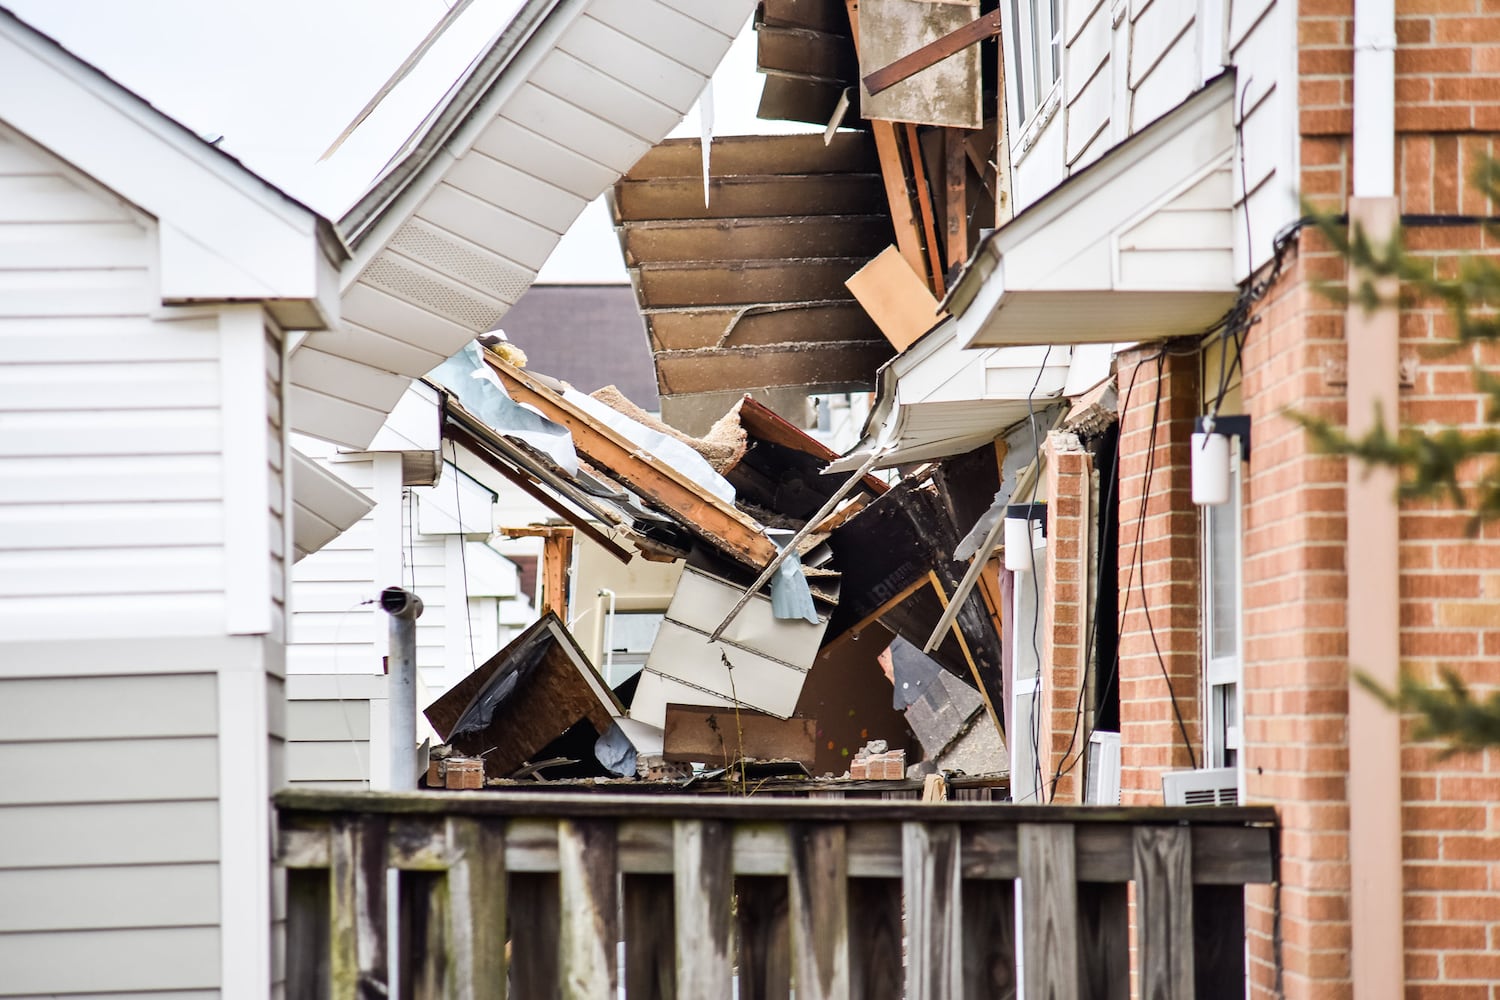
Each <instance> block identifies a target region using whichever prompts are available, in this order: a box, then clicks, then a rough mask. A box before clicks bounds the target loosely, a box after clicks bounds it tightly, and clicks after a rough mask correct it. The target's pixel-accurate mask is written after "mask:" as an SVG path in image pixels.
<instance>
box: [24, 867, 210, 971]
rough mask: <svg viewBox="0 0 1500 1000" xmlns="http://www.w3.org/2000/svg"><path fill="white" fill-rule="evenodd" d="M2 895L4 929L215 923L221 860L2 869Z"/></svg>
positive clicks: (100, 927) (199, 924)
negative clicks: (209, 862) (162, 863)
mask: <svg viewBox="0 0 1500 1000" xmlns="http://www.w3.org/2000/svg"><path fill="white" fill-rule="evenodd" d="M0 899H3V900H5V906H3V907H0V934H3V933H7V932H15V931H58V930H103V929H107V928H115V927H140V926H147V927H150V926H156V927H191V926H212V925H215V924H217V923H218V922H219V866H218V865H215V864H190V865H131V866H127V867H101V868H30V869H23V870H13V871H0ZM0 978H3V977H0Z"/></svg>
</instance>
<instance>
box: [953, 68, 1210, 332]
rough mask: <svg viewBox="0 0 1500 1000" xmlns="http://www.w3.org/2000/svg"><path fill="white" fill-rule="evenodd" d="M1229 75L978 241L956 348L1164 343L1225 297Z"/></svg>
mask: <svg viewBox="0 0 1500 1000" xmlns="http://www.w3.org/2000/svg"><path fill="white" fill-rule="evenodd" d="M1233 98H1234V79H1233V77H1232V75H1229V74H1226V75H1224V76H1221V77H1219V78H1218V79H1216V80H1215V81H1213V82H1211V83H1210V84H1209V85H1208V86H1207V87H1205V88H1204V89H1203V90H1201V91H1199V92H1198V93H1197V94H1195V95H1194V96H1193V97H1191V98H1189V99H1188V100H1187V101H1185V102H1183V103H1182V104H1181V105H1179V106H1178V107H1177V109H1176V110H1174V111H1172V112H1171V113H1170V114H1168V115H1166V116H1165V117H1163V118H1162V119H1160V120H1159V121H1157V122H1155V123H1153V124H1152V125H1150V126H1148V127H1147V128H1145V129H1143V130H1142V131H1141V132H1139V133H1137V134H1136V135H1135V136H1133V137H1131V138H1130V139H1128V140H1126V141H1125V142H1123V143H1121V144H1120V145H1119V146H1117V147H1115V148H1114V149H1113V150H1111V151H1110V152H1108V153H1106V154H1105V155H1104V157H1103V158H1102V159H1100V160H1099V161H1097V162H1096V163H1094V164H1093V165H1091V166H1090V167H1088V168H1087V169H1086V170H1084V171H1083V172H1081V173H1079V174H1077V175H1075V176H1074V177H1072V178H1070V179H1069V180H1068V181H1066V182H1064V183H1063V184H1061V185H1059V186H1058V187H1057V188H1056V189H1054V190H1053V191H1052V193H1050V194H1048V195H1047V196H1046V197H1045V198H1043V199H1042V200H1041V201H1040V202H1038V203H1037V204H1035V205H1033V206H1032V207H1031V208H1029V209H1027V210H1026V211H1025V212H1023V213H1022V214H1021V215H1019V216H1017V217H1016V218H1015V219H1014V220H1013V221H1011V222H1010V223H1009V224H1008V225H1006V226H1004V227H1002V228H1001V229H999V230H997V231H995V232H994V233H993V234H991V235H990V236H988V237H986V239H985V241H984V242H983V243H982V244H981V246H980V247H979V249H978V250H977V251H976V253H975V257H974V259H973V260H972V261H971V262H970V264H969V266H968V267H967V268H966V269H965V272H964V273H963V274H962V275H961V276H960V278H959V280H958V282H957V284H956V285H955V287H954V289H953V291H952V292H951V293H950V295H949V298H948V301H947V302H946V303H945V305H946V306H947V308H948V310H949V311H950V312H951V313H952V314H953V316H954V317H955V322H956V326H957V329H958V340H959V343H960V344H961V345H962V346H964V347H999V346H1005V345H1016V344H1077V343H1114V342H1119V341H1126V340H1159V339H1162V338H1164V337H1171V336H1177V335H1181V334H1190V333H1194V332H1197V331H1199V330H1202V329H1204V328H1206V327H1208V326H1209V325H1211V324H1212V323H1213V322H1214V321H1215V320H1217V319H1219V318H1220V317H1221V316H1222V315H1223V314H1224V312H1225V311H1226V310H1227V309H1228V308H1229V307H1230V305H1232V304H1233V302H1234V299H1235V295H1236V294H1237V291H1238V284H1237V282H1236V280H1235V270H1234V253H1233V245H1232V241H1233V230H1234V225H1233V207H1234V184H1233V175H1232V173H1231V162H1232V158H1233V153H1234V142H1235V134H1234V121H1233Z"/></svg>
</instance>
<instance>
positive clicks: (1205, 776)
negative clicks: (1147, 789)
mask: <svg viewBox="0 0 1500 1000" xmlns="http://www.w3.org/2000/svg"><path fill="white" fill-rule="evenodd" d="M1239 784H1240V782H1239V772H1237V771H1236V770H1235V769H1234V768H1232V767H1212V768H1207V769H1204V770H1199V771H1173V772H1171V773H1170V774H1164V775H1162V776H1161V790H1162V795H1163V796H1164V797H1165V798H1166V803H1167V805H1169V806H1233V805H1239V801H1240V791H1239Z"/></svg>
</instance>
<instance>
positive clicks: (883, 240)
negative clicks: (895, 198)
mask: <svg viewBox="0 0 1500 1000" xmlns="http://www.w3.org/2000/svg"><path fill="white" fill-rule="evenodd" d="M621 241H622V244H623V246H624V249H625V263H626V265H628V266H634V265H636V264H639V263H643V262H651V263H668V262H688V261H729V260H789V259H803V258H819V257H851V258H853V257H862V258H865V259H868V258H869V257H870V256H871V255H872V254H874V253H876V252H877V251H878V250H879V249H880V248H881V247H882V246H885V245H886V244H887V243H889V242H890V241H891V220H890V218H889V216H888V215H887V214H886V206H885V203H884V202H881V204H880V207H879V211H878V212H872V213H859V214H844V215H827V214H817V215H797V216H791V217H774V218H756V217H748V218H744V217H723V218H712V219H642V220H638V221H633V222H627V223H625V224H624V226H623V228H622V231H621Z"/></svg>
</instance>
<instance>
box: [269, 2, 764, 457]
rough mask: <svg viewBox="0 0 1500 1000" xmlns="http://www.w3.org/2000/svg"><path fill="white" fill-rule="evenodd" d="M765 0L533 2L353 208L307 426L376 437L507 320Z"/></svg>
mask: <svg viewBox="0 0 1500 1000" xmlns="http://www.w3.org/2000/svg"><path fill="white" fill-rule="evenodd" d="M751 7H752V3H751V2H750V0H719V2H716V3H712V4H705V3H698V2H693V0H629V2H624V0H530V2H528V3H527V4H526V5H525V7H524V8H523V9H522V10H521V12H519V13H518V14H517V15H516V17H515V18H514V19H513V20H512V21H511V22H510V23H509V24H508V25H507V26H506V28H505V29H504V30H503V31H502V32H501V33H500V35H499V36H497V37H496V38H495V39H494V40H493V41H492V42H491V43H490V45H489V46H488V47H487V48H486V50H485V52H484V54H482V55H481V56H480V57H479V58H478V59H477V60H475V62H474V64H473V65H472V67H471V68H470V70H469V72H468V73H467V75H466V76H465V78H464V79H463V80H461V81H460V82H459V83H458V84H457V85H456V86H455V88H454V90H453V91H452V96H451V97H450V98H449V100H448V101H447V102H446V103H445V104H444V105H443V107H441V108H439V109H438V110H437V111H436V112H435V113H434V114H433V115H432V116H431V118H430V119H429V121H428V122H427V123H426V125H425V126H424V130H423V132H422V134H421V135H420V136H419V137H418V138H417V139H416V140H415V141H414V142H413V143H412V144H411V145H410V146H409V147H408V148H407V149H405V150H403V151H402V153H401V154H400V155H399V156H398V158H397V160H396V161H395V163H394V165H393V166H392V168H391V170H390V171H389V172H387V174H386V175H385V176H384V177H382V178H381V179H380V180H379V181H377V182H376V184H375V186H374V187H373V188H372V189H371V191H370V193H369V194H368V195H367V196H366V197H365V198H364V199H362V200H361V201H360V202H359V203H358V204H357V205H356V206H355V207H354V208H353V209H351V210H350V212H349V213H348V214H346V215H345V217H344V218H343V219H342V220H341V221H340V224H339V225H340V229H341V231H342V232H343V233H345V234H346V235H347V237H348V239H349V241H350V244H351V246H353V248H354V259H353V260H351V261H350V262H349V265H348V266H347V267H345V269H344V272H343V278H342V281H343V302H342V305H343V319H344V322H343V324H342V325H341V326H340V327H339V328H338V329H334V330H330V331H328V332H326V333H315V334H312V335H310V336H308V337H307V338H306V339H305V341H304V342H303V343H302V344H301V346H300V347H299V348H298V350H297V351H296V353H294V354H293V355H292V359H291V374H292V381H293V383H294V384H295V385H296V387H297V389H298V392H299V394H300V396H301V401H302V405H301V406H299V407H298V408H297V410H296V411H294V413H293V417H294V421H296V422H295V423H294V426H295V427H296V429H297V430H300V431H303V432H304V433H309V434H314V435H317V436H319V437H325V438H328V439H330V440H334V441H338V442H339V443H341V444H345V445H349V446H352V447H363V446H364V444H365V443H367V442H368V441H369V440H370V438H371V437H373V436H374V434H375V432H376V431H377V430H379V428H380V426H381V424H382V423H383V422H384V419H385V413H386V412H388V411H389V409H390V407H391V406H392V405H394V403H395V401H396V399H397V398H399V396H400V391H399V386H398V385H397V384H396V383H395V382H393V381H392V380H393V379H395V380H404V379H407V378H412V377H416V376H420V375H424V374H426V373H427V372H429V371H431V370H432V369H433V368H435V367H437V366H438V365H439V364H441V363H442V362H443V361H444V360H445V359H447V358H448V357H450V356H451V355H453V354H454V353H455V352H456V351H458V350H459V349H460V348H461V347H462V346H463V345H464V344H465V343H467V342H468V341H469V340H470V339H472V338H473V337H474V335H475V334H479V333H484V332H486V331H488V330H492V329H494V327H495V325H496V324H497V323H498V322H499V320H500V317H501V316H503V315H504V314H505V312H506V310H507V309H509V308H510V306H511V305H512V304H514V303H515V301H516V300H517V299H518V298H520V296H521V295H522V293H524V292H525V291H526V289H527V288H529V287H530V285H531V282H532V280H533V279H534V278H535V277H536V273H537V271H538V269H540V268H541V266H542V264H543V263H544V262H545V261H546V259H547V257H548V256H549V255H550V254H551V252H552V249H553V247H555V246H556V245H557V242H558V240H559V239H561V237H562V234H563V233H565V232H566V231H567V230H568V228H569V227H570V226H571V225H572V223H573V221H574V220H575V219H576V218H577V217H578V215H579V213H580V212H581V211H582V210H583V208H584V206H586V205H587V204H588V203H589V202H590V201H592V200H593V199H594V198H596V197H597V196H598V195H599V194H601V193H602V192H604V191H605V190H606V189H607V188H609V187H610V185H612V184H613V183H614V182H615V180H616V179H617V178H618V177H619V176H620V175H621V174H623V173H624V172H625V171H626V170H628V169H630V167H631V166H632V165H633V164H634V163H635V162H636V160H637V159H639V158H640V156H641V155H642V154H643V153H645V152H646V151H647V150H648V149H650V148H651V147H652V145H654V144H655V143H657V142H659V141H660V140H661V138H662V137H663V136H665V135H666V134H667V132H668V131H669V130H671V129H672V127H673V126H675V125H676V124H677V123H678V122H679V121H680V120H681V119H682V117H683V115H684V114H685V113H686V112H687V111H688V110H689V109H691V107H692V106H693V103H694V102H695V101H696V100H697V99H698V95H699V94H700V93H701V92H702V90H703V87H704V85H705V84H706V83H707V81H708V78H709V76H710V75H711V74H712V73H713V71H714V69H715V68H717V66H718V64H719V61H720V60H721V59H722V58H723V56H724V53H725V52H726V51H728V49H729V45H730V43H731V42H732V41H733V39H734V36H735V34H736V33H737V32H738V30H739V27H740V25H741V24H743V23H744V21H745V19H746V17H748V15H749V13H750V9H751Z"/></svg>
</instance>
